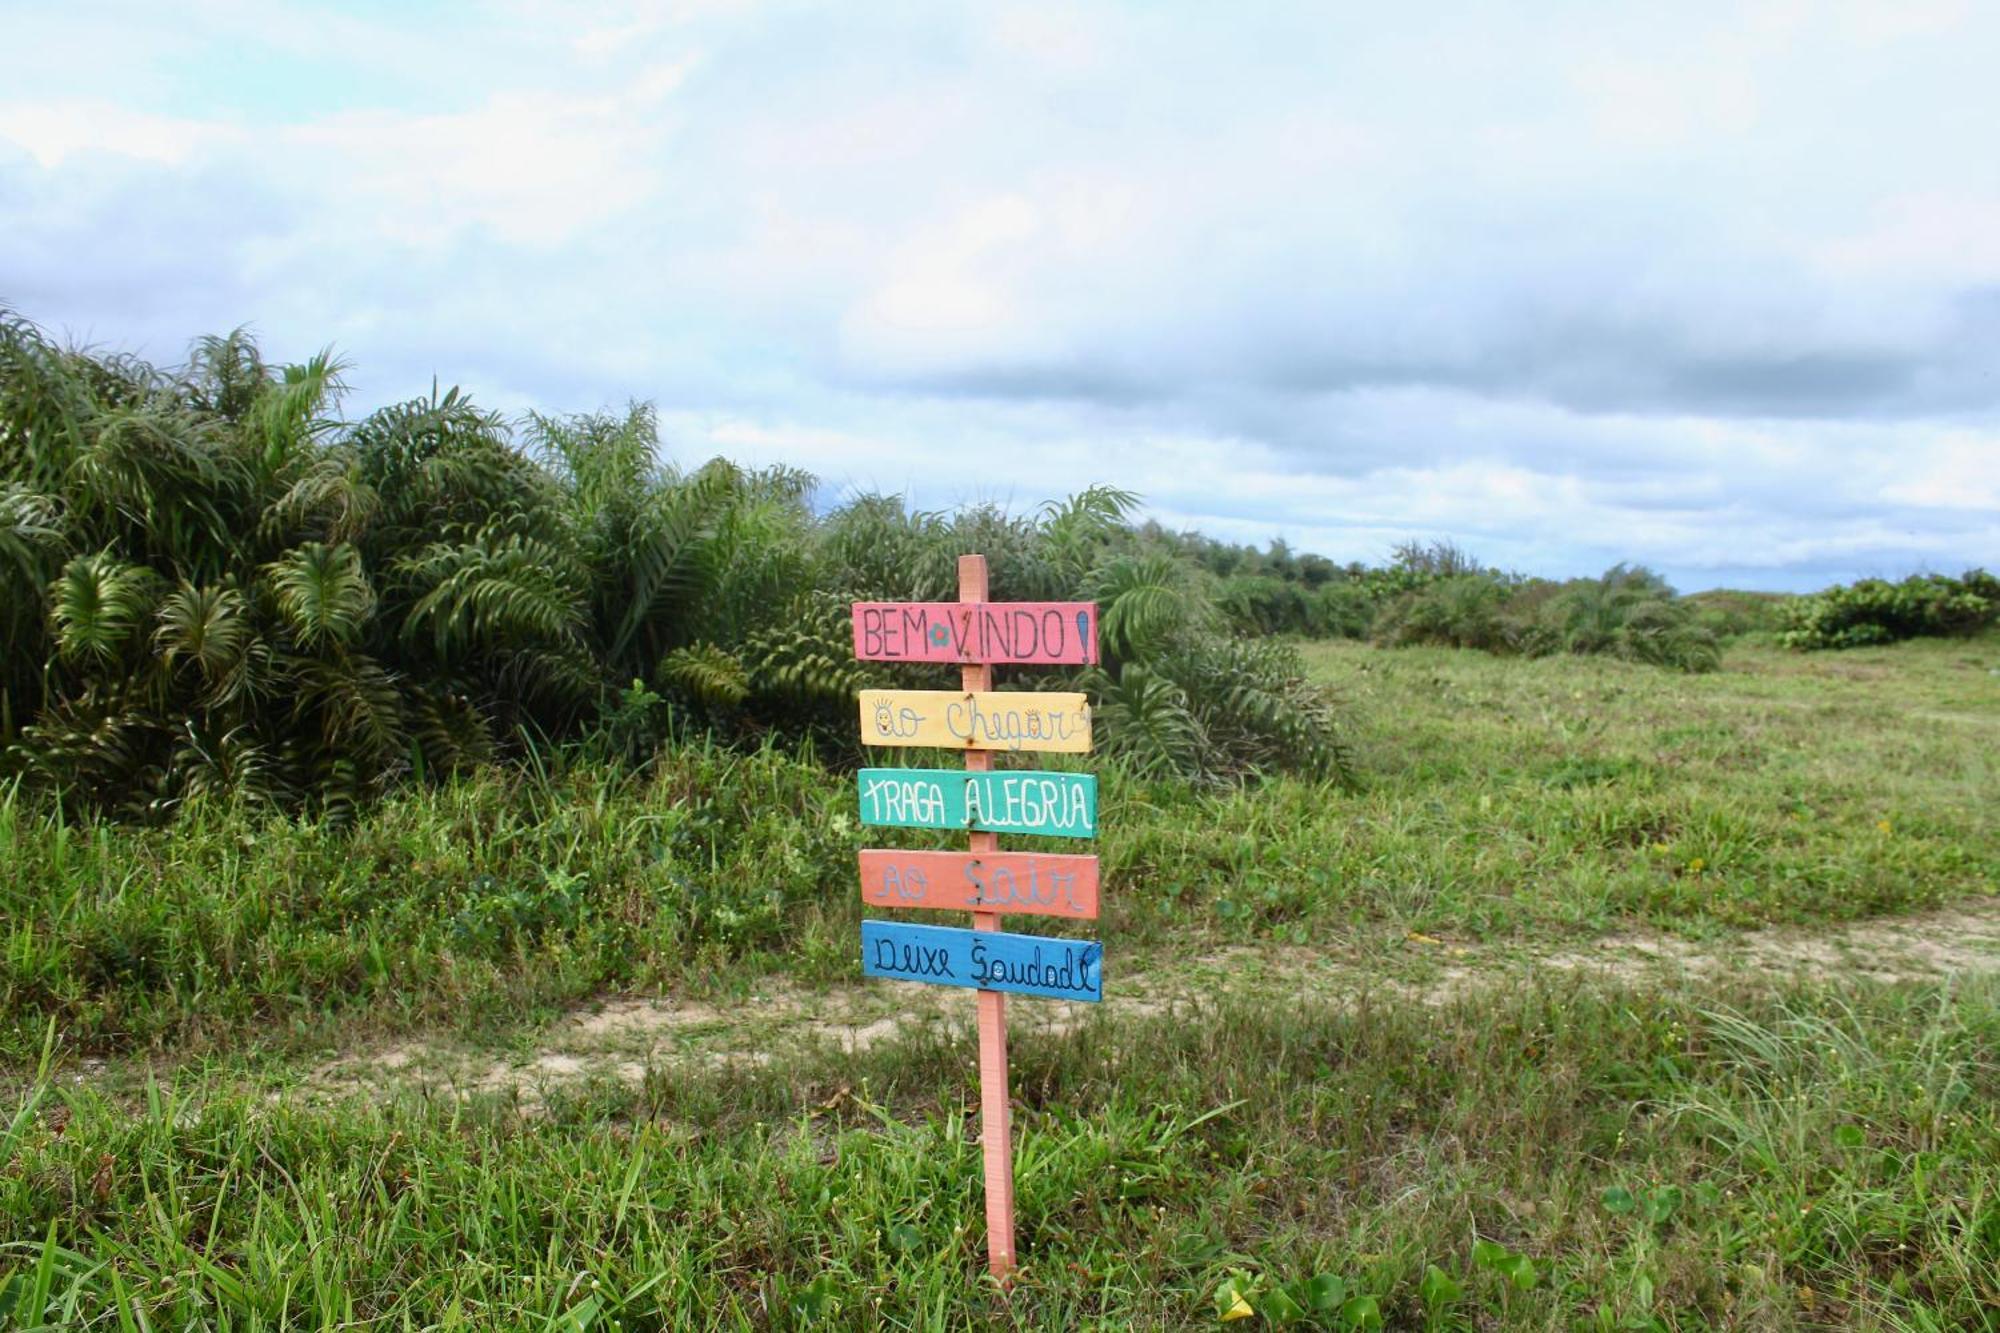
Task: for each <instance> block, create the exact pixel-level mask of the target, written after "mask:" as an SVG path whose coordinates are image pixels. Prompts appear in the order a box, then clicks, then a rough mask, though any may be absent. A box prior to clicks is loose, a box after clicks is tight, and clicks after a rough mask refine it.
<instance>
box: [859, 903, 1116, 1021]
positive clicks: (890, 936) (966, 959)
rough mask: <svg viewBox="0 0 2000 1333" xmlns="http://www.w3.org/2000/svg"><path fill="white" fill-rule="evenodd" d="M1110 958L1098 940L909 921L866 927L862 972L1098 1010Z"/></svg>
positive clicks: (868, 923)
mask: <svg viewBox="0 0 2000 1333" xmlns="http://www.w3.org/2000/svg"><path fill="white" fill-rule="evenodd" d="M1103 959H1104V947H1103V946H1102V945H1101V944H1099V943H1098V942H1097V941H1096V940H1064V939H1055V938H1052V937H1050V936H1047V935H1012V934H1008V933H1006V932H1004V931H996V930H962V929H959V928H958V927H956V926H912V925H907V924H905V923H904V922H901V921H863V922H862V923H861V970H862V971H863V972H865V973H866V974H867V975H869V976H871V977H887V978H889V979H891V980H894V981H922V982H926V983H928V984H930V985H933V986H964V987H968V988H972V989H977V990H994V991H1011V992H1013V993H1014V994H1016V995H1041V996H1045V997H1047V998H1049V999H1053V1000H1081V1001H1084V1002H1086V1003H1090V1004H1095V1003H1097V1002H1098V1001H1099V1000H1102V999H1103V998H1104V978H1103V972H1102V963H1103Z"/></svg>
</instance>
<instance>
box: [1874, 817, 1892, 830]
mask: <svg viewBox="0 0 2000 1333" xmlns="http://www.w3.org/2000/svg"><path fill="white" fill-rule="evenodd" d="M1875 827H1876V828H1878V829H1880V830H1882V832H1884V833H1887V832H1889V821H1888V820H1886V819H1878V820H1876V821H1875Z"/></svg>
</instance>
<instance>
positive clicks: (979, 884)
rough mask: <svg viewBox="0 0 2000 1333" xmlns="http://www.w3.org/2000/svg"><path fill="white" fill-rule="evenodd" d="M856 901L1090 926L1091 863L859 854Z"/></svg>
mask: <svg viewBox="0 0 2000 1333" xmlns="http://www.w3.org/2000/svg"><path fill="white" fill-rule="evenodd" d="M861 899H862V901H863V902H869V903H874V904H875V905H876V906H878V907H930V908H940V909H944V910H949V911H957V912H1000V913H1003V914H1007V913H1017V912H1019V913H1031V914H1034V915H1037V916H1066V917H1070V918H1072V919H1075V920H1094V919H1095V918H1096V916H1097V858H1096V857H1094V856H1065V855H1060V854H1054V853H1042V852H899V851H867V852H863V853H861Z"/></svg>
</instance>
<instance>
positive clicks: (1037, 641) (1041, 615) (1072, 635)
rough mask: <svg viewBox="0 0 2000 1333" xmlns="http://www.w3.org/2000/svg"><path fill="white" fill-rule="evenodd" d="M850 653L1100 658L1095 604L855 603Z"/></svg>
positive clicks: (1069, 660) (868, 657)
mask: <svg viewBox="0 0 2000 1333" xmlns="http://www.w3.org/2000/svg"><path fill="white" fill-rule="evenodd" d="M854 655H855V656H856V657H858V658H860V659H862V660H863V661H866V662H959V663H966V662H980V663H991V662H1038V663H1042V664H1045V665H1053V666H1064V665H1069V666H1080V665H1082V664H1084V663H1087V662H1095V661H1096V660H1097V604H1096V603H1095V602H856V603H855V604H854Z"/></svg>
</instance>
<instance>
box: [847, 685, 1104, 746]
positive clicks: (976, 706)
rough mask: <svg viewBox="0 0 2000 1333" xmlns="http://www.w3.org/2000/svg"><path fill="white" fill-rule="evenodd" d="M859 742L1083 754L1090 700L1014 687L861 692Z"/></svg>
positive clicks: (1088, 729) (1087, 737)
mask: <svg viewBox="0 0 2000 1333" xmlns="http://www.w3.org/2000/svg"><path fill="white" fill-rule="evenodd" d="M861 743H862V744H863V745H914V746H921V747H927V748H931V749H946V750H1036V751H1044V752H1049V753H1057V754H1086V753H1088V752H1089V750H1090V700H1089V698H1087V697H1086V696H1084V695H1081V694H1057V693H1053V692H1050V693H1041V692H1035V691H1022V692H1015V691H1012V690H1003V691H990V690H977V691H972V690H863V691H861Z"/></svg>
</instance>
